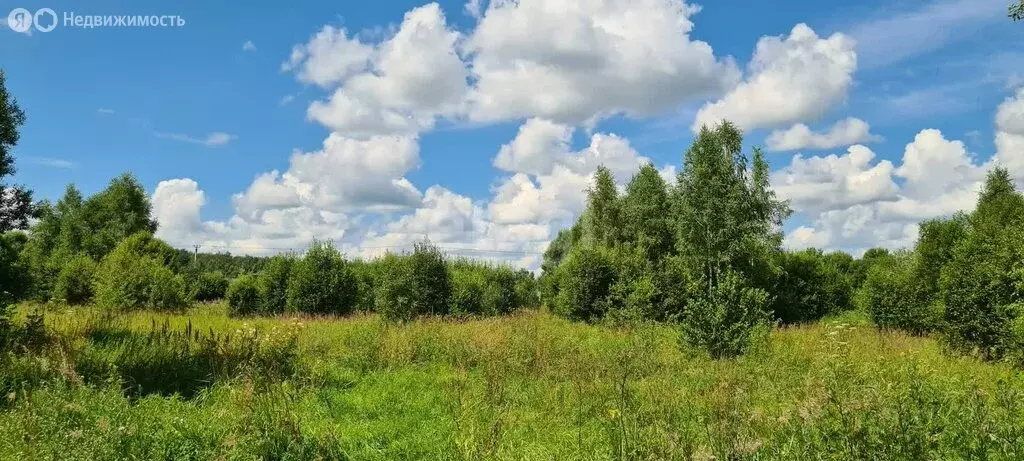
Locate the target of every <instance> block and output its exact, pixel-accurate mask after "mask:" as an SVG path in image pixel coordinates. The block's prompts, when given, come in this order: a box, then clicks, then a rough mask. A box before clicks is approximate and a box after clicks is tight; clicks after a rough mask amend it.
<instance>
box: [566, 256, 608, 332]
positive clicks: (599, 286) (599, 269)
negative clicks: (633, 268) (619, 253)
mask: <svg viewBox="0 0 1024 461" xmlns="http://www.w3.org/2000/svg"><path fill="white" fill-rule="evenodd" d="M557 277H558V284H559V290H558V296H557V297H556V298H555V305H554V311H555V312H556V313H558V314H559V315H562V316H564V317H567V318H570V319H573V320H596V319H599V318H601V317H603V316H604V315H605V313H607V312H608V310H609V308H610V307H611V306H610V296H611V294H612V286H613V285H614V284H615V282H616V280H617V278H618V274H617V268H616V266H615V256H614V255H613V254H612V252H611V251H610V250H608V249H606V248H604V247H600V246H598V247H591V246H578V247H576V248H573V250H572V252H570V253H569V255H568V256H567V257H566V258H565V260H564V261H563V262H562V264H561V265H559V266H558V274H557Z"/></svg>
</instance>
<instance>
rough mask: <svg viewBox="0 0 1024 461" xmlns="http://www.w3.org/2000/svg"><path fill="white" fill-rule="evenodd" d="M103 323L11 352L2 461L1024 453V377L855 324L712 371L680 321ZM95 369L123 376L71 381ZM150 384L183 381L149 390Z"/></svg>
mask: <svg viewBox="0 0 1024 461" xmlns="http://www.w3.org/2000/svg"><path fill="white" fill-rule="evenodd" d="M21 312H22V313H23V314H24V313H25V312H26V309H25V308H23V309H22V311H21ZM91 312H93V311H92V310H91V309H90V308H86V309H84V310H82V309H78V310H66V311H55V312H50V313H49V314H48V315H47V317H46V325H47V330H48V333H49V335H50V336H51V337H52V338H54V343H52V344H51V345H50V346H48V348H47V350H48V352H47V351H42V352H34V353H28V352H24V353H17V354H9V356H8V357H9V359H11V360H15V362H17V363H20V364H22V365H23V366H22V367H21V368H19V369H18V370H20V371H18V370H15V371H11V370H10V369H9V368H4V369H3V370H4V371H3V372H2V373H23V374H27V375H31V376H38V377H40V379H36V380H34V381H31V382H30V380H24V381H23V382H22V384H23V385H21V386H19V387H17V389H16V390H15V391H12V392H10V393H9V394H8V395H7V396H0V397H3V398H4V400H5V403H4V405H3V406H2V409H0V458H9V459H13V458H28V459H125V458H146V459H152V458H159V459H170V458H173V459H210V458H225V459H227V458H230V459H253V458H255V459H261V458H262V459H316V458H318V457H319V458H321V459H581V460H582V459H588V460H589V459H787V460H788V459H825V458H827V459H1021V457H1024V452H1022V451H1024V400H1022V397H1024V395H1022V392H1024V378H1022V377H1021V376H1019V375H1018V374H1017V373H1015V372H1014V370H1012V369H1010V368H1008V367H1006V366H1003V365H1000V364H989V363H982V362H979V361H977V360H974V359H970V358H963V357H952V356H949V355H945V354H943V352H942V350H941V348H940V346H939V345H938V344H937V343H936V342H935V341H934V340H932V339H929V338H923V337H912V336H909V335H905V334H901V333H890V332H882V333H880V332H878V331H877V330H876V329H874V327H873V326H871V325H870V324H868V323H867V322H866V321H865V319H864V318H863V316H858V315H855V314H846V315H843V316H842V317H837V318H831V319H826V320H824V321H822V322H821V323H818V324H812V325H807V326H800V327H789V328H783V329H778V330H775V331H774V332H773V333H772V334H771V338H770V339H769V340H766V341H761V342H758V343H756V344H754V345H752V347H751V349H750V351H749V352H748V353H747V354H746V355H744V356H743V357H740V358H736V359H729V360H710V359H708V358H706V356H704V355H701V354H696V353H694V354H691V353H688V352H686V350H685V349H683V348H680V345H679V338H678V337H679V335H678V332H677V331H676V330H674V329H672V328H670V327H667V326H664V325H656V324H644V323H640V324H619V325H611V324H605V325H586V324H579V323H572V322H569V321H566V320H564V319H560V318H558V317H554V316H552V315H549V314H547V313H544V312H523V313H517V314H513V315H510V316H504V317H494V318H484V319H478V320H470V321H457V320H453V319H437V318H427V319H420V320H416V321H413V322H409V323H406V324H397V325H396V324H393V323H388V322H384V321H382V320H381V319H380V318H379V317H377V316H375V315H357V316H350V317H347V318H344V319H332V318H304V317H280V318H252V319H235V318H230V317H228V316H227V315H226V314H225V309H224V307H223V306H221V305H212V306H204V307H202V308H200V309H195V310H191V311H189V312H187V313H185V314H166V313H152V312H134V313H127V314H123V315H120V316H118V317H117V318H116V319H107V320H103V321H100V320H96V319H92V318H91V316H92V315H94V314H92V313H91ZM95 315H99V314H95ZM23 320H24V317H23V316H20V317H19V318H18V320H16V323H19V324H20V323H21V322H23ZM189 325H191V327H189ZM190 328H191V329H190ZM275 328H276V330H274V329H275ZM272 332H273V333H272ZM197 337H198V339H197ZM186 338H187V339H186ZM227 338H231V339H230V344H229V342H228V339H227ZM244 338H258V339H251V340H250V339H244ZM273 338H277V339H273ZM214 344H215V346H214ZM58 351H59V352H58ZM61 353H63V354H65V355H66V357H67V358H66V359H64V360H66V362H67V363H66V364H63V365H62V364H61V363H62V362H61V361H60V359H59V357H60V354H61ZM93 356H96V357H100V358H101V359H100V360H98V362H99V363H103V364H113V366H111V367H110V368H102V367H100V368H101V369H103V370H107V371H110V370H115V369H116V370H118V371H117V372H116V373H114V374H109V375H106V376H107V378H106V379H99V380H95V379H92V380H90V379H78V380H76V379H75V378H74V376H75V375H76V374H77V375H79V377H81V376H84V375H88V374H90V373H88V372H86V371H83V370H84V369H83V368H81V365H82V363H92V362H93V361H94V360H93V359H83V358H82V357H93ZM83 360H84V361H83ZM26 363H30V364H32V365H31V366H28V365H25V364H26ZM286 364H289V365H286ZM69 367H70V368H69ZM133 370H134V371H133ZM143 370H160V372H159V376H171V377H176V378H174V379H168V380H164V381H171V382H179V383H182V384H181V385H178V386H177V387H174V386H169V385H167V384H164V383H163V381H158V380H157V382H155V383H149V384H141V383H140V381H138V380H140V379H143V378H139V377H140V376H142V375H143ZM115 375H116V376H115ZM92 376H104V373H99V372H96V373H92ZM196 376H206V378H203V379H195V377H196ZM133 379H134V380H136V381H133ZM143 380H144V379H143ZM197 382H200V383H202V384H201V385H193V386H188V385H185V383H197ZM140 389H141V390H143V391H142V392H140ZM146 389H149V391H148V392H147V391H145V390H146Z"/></svg>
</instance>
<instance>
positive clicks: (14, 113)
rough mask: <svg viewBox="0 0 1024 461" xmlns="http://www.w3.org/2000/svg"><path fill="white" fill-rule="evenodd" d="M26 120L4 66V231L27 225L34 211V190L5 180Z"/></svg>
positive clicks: (0, 127) (0, 203) (0, 100)
mask: <svg viewBox="0 0 1024 461" xmlns="http://www.w3.org/2000/svg"><path fill="white" fill-rule="evenodd" d="M24 123H25V112H24V111H22V110H21V108H20V107H18V101H17V100H15V99H14V97H13V96H11V94H10V93H8V92H7V81H6V76H5V75H4V71H3V70H0V234H3V233H5V232H8V231H11V230H15V229H25V228H27V227H28V219H29V218H30V217H32V214H33V212H34V210H33V206H32V192H31V191H29V190H28V189H25V188H23V187H11V186H8V185H7V184H6V183H5V182H4V178H5V177H7V176H10V175H12V174H14V171H15V170H14V156H13V155H12V154H11V149H13V148H14V146H16V145H17V144H18V138H19V137H20V136H19V133H18V128H19V127H21V125H22V124H24Z"/></svg>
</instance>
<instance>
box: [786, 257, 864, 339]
mask: <svg viewBox="0 0 1024 461" xmlns="http://www.w3.org/2000/svg"><path fill="white" fill-rule="evenodd" d="M847 256H848V255H847ZM850 261H851V260H847V259H846V258H843V257H842V256H832V255H825V254H822V252H821V251H819V250H814V249H810V250H805V251H801V252H796V253H788V252H780V253H779V266H780V267H781V268H782V273H781V275H780V277H779V280H778V282H777V283H776V285H775V293H776V296H775V301H774V302H773V303H772V311H773V313H774V316H775V318H776V319H778V320H779V321H781V322H782V323H804V322H810V321H814V320H818V319H820V318H822V317H824V316H826V315H828V314H833V313H838V312H842V311H845V310H849V309H850V308H852V297H853V285H852V283H851V280H850V278H849V277H847V276H846V275H845V273H844V269H845V267H848V263H849V262H850ZM844 266H845V267H844Z"/></svg>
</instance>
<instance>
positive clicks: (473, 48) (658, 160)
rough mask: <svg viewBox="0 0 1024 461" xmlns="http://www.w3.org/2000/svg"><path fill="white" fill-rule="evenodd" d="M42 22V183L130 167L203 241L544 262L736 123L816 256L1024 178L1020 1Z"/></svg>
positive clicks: (31, 131) (573, 7)
mask: <svg viewBox="0 0 1024 461" xmlns="http://www.w3.org/2000/svg"><path fill="white" fill-rule="evenodd" d="M21 3H22V4H19V5H10V7H11V8H13V7H14V6H18V7H24V8H26V9H28V10H29V11H36V10H38V9H40V8H43V7H48V8H52V9H53V10H54V11H55V12H56V13H57V16H58V18H61V23H60V24H58V27H56V28H55V29H54V30H52V31H50V32H40V31H37V30H30V31H29V32H28V33H19V32H16V31H15V30H13V29H12V28H10V27H8V26H7V25H6V24H3V28H2V29H0V66H2V68H3V69H4V70H5V72H6V74H7V79H8V87H9V89H10V90H11V91H12V92H13V94H14V95H15V96H16V97H17V98H18V100H19V103H20V104H21V106H22V107H23V108H24V109H25V111H26V112H27V114H28V122H27V124H26V125H25V127H24V129H23V133H22V142H21V143H20V144H19V146H18V147H17V149H16V150H15V154H16V156H17V159H18V168H19V171H18V173H17V175H16V176H15V181H17V182H20V183H24V184H27V185H29V186H30V187H31V188H33V189H35V190H36V193H37V195H38V196H39V197H40V198H47V199H51V200H53V199H56V198H58V197H59V196H60V194H61V193H62V191H63V189H64V187H65V185H66V184H68V183H75V184H76V185H77V186H79V187H80V188H81V189H83V190H84V191H85V192H86V193H91V192H95V191H97V190H99V189H101V188H102V187H103V186H104V185H105V183H106V182H107V181H109V180H110V178H112V177H114V176H116V175H117V174H119V173H121V172H124V171H131V172H133V173H134V174H135V175H136V176H137V177H139V178H140V180H141V181H142V182H143V183H144V185H145V186H146V187H147V189H148V190H149V192H150V193H151V195H152V199H153V210H154V214H155V215H156V218H157V219H158V220H159V222H160V229H159V231H158V234H159V236H160V237H162V238H164V239H166V240H167V241H169V242H170V243H172V244H173V245H175V246H178V247H191V246H192V245H194V244H199V245H203V248H204V250H206V251H231V252H232V253H252V254H267V253H274V252H278V251H282V250H288V249H300V248H303V247H304V246H305V245H307V244H308V243H309V242H310V241H311V240H312V239H314V238H316V239H329V240H332V241H334V242H335V243H336V244H337V245H338V246H339V247H340V248H341V249H343V250H344V251H346V252H348V253H350V254H353V255H360V256H373V255H377V254H381V253H383V252H385V251H389V250H401V249H404V248H407V247H408V246H409V245H410V244H411V243H412V242H414V241H416V240H419V239H422V238H423V237H428V238H430V239H431V240H432V241H434V242H436V243H438V244H439V245H440V246H441V247H442V248H444V249H446V250H448V251H449V252H452V253H456V254H460V255H465V256H471V257H481V258H495V259H501V260H506V261H509V262H511V263H513V264H516V265H519V266H522V267H528V268H536V267H537V266H538V264H539V261H540V255H541V253H542V252H543V251H544V249H545V248H546V246H547V244H548V242H549V241H550V240H551V239H552V238H553V236H554V235H555V234H556V233H557V232H558V230H559V229H562V228H565V227H567V226H569V225H571V224H572V222H573V221H574V220H575V219H576V218H577V217H578V215H579V213H580V212H581V211H582V209H583V208H584V205H585V189H586V188H587V186H588V183H589V180H590V176H591V174H592V173H593V171H594V169H595V168H597V166H598V165H602V164H603V165H606V166H608V167H609V168H610V169H611V171H612V172H613V173H614V174H615V176H616V179H617V181H619V182H620V183H623V184H624V183H625V182H627V181H628V180H629V178H630V176H631V175H632V174H633V173H634V172H635V171H636V169H637V167H638V166H639V165H642V164H643V163H645V162H652V163H654V164H655V166H657V167H658V168H659V170H660V171H661V172H662V174H663V175H664V176H665V177H666V178H669V179H671V178H673V177H674V176H675V174H676V172H677V170H678V165H680V163H681V156H682V154H683V152H684V150H685V149H686V147H687V146H688V145H689V143H690V142H691V141H692V139H693V136H694V133H695V131H697V130H699V128H700V126H701V125H702V124H714V123H717V122H718V121H719V120H722V119H723V118H724V119H729V120H731V121H733V122H734V123H736V124H737V125H739V126H740V127H741V128H743V130H744V131H745V132H746V141H747V144H748V145H751V146H754V145H757V146H763V147H764V148H765V150H766V151H768V152H769V162H770V164H771V166H772V170H773V173H772V178H771V180H772V184H773V186H774V187H775V189H776V191H777V192H778V193H779V194H780V195H781V196H782V197H784V198H786V199H789V200H790V201H791V206H792V207H793V209H794V210H795V211H796V213H795V214H794V216H793V217H792V218H791V219H790V220H789V222H787V223H786V226H785V229H784V230H785V233H786V238H785V244H786V245H787V246H788V247H791V248H804V247H810V246H813V247H820V248H826V249H842V250H845V251H850V252H853V253H859V252H860V251H863V250H864V249H866V248H870V247H874V246H884V247H890V248H899V247H904V246H908V245H911V244H912V243H913V241H914V239H915V238H916V233H917V223H918V222H920V220H922V219H927V218H931V217H936V216H944V215H948V214H951V213H953V212H955V211H957V210H961V209H970V208H971V207H972V206H973V203H974V200H975V198H976V195H977V191H978V187H979V184H980V183H981V181H983V179H984V175H985V172H986V170H987V169H989V168H991V167H992V166H993V165H995V164H1002V165H1004V166H1006V167H1008V168H1009V169H1010V171H1011V172H1012V173H1013V174H1014V175H1015V177H1016V178H1017V180H1018V181H1019V183H1020V184H1022V185H1024V89H1022V85H1024V40H1022V39H1024V24H1015V23H1012V22H1010V21H1009V19H1007V17H1006V4H1007V0H927V1H911V0H895V1H880V0H868V1H865V2H831V1H825V2H820V1H819V2H808V1H804V0H792V1H788V2H784V3H785V4H782V3H780V2H755V1H742V2H713V3H712V4H707V5H704V4H698V3H684V2H683V1H681V0H562V1H557V2H556V1H549V0H518V1H512V0H492V1H489V2H488V1H486V0H470V1H469V2H465V3H464V2H442V3H411V2H404V1H395V2H371V3H365V4H359V5H358V7H357V6H356V5H355V4H348V3H345V2H341V3H338V2H321V1H315V2H314V1H307V0H298V1H295V2H291V3H289V4H288V6H287V7H286V8H281V7H274V8H270V7H269V6H262V5H256V4H247V5H246V7H245V8H244V9H238V8H235V7H232V6H230V5H227V4H218V3H217V2H212V3H211V2H201V3H200V2H184V3H182V2H147V3H145V4H140V3H131V4H129V3H124V2H114V1H107V0H99V1H96V2H89V4H88V5H85V4H81V3H74V2H70V1H60V2H47V3H45V4H44V3H39V2H28V1H25V2H21ZM0 9H3V10H4V11H7V8H0ZM71 14H74V15H114V16H118V15H147V16H148V15H175V16H180V17H181V18H183V19H184V21H185V23H184V24H183V25H182V26H180V27H178V26H171V27H99V28H88V29H87V28H83V27H75V26H74V25H73V23H64V22H63V18H64V17H66V16H68V15H71ZM0 22H5V21H2V19H0ZM5 23H6V22H5Z"/></svg>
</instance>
